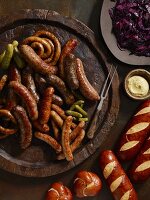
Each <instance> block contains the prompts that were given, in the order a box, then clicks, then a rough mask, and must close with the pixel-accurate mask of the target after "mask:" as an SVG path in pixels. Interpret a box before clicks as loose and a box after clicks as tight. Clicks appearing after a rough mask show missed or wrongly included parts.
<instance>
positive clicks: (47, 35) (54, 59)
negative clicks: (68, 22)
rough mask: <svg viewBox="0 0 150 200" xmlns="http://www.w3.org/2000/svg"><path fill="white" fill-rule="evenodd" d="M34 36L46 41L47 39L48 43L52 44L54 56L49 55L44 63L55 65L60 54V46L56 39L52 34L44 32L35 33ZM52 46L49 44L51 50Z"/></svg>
mask: <svg viewBox="0 0 150 200" xmlns="http://www.w3.org/2000/svg"><path fill="white" fill-rule="evenodd" d="M35 36H37V37H41V38H44V39H46V38H47V39H49V41H51V42H52V44H53V46H54V49H55V53H54V54H53V53H51V56H50V58H48V59H47V60H45V62H50V63H51V64H52V65H56V63H57V61H58V59H59V57H60V54H61V44H60V42H59V40H58V38H57V37H56V36H55V35H54V34H53V33H51V32H49V31H46V30H40V31H37V32H36V33H35ZM52 44H51V48H52Z"/></svg>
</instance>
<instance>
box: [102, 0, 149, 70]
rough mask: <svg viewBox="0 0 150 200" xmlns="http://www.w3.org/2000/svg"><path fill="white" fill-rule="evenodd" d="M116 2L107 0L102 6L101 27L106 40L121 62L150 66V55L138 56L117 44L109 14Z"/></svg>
mask: <svg viewBox="0 0 150 200" xmlns="http://www.w3.org/2000/svg"><path fill="white" fill-rule="evenodd" d="M115 4H116V1H111V0H105V1H103V5H102V8H101V15H100V27H101V32H102V36H103V38H104V41H105V43H106V45H107V47H108V48H109V50H110V51H111V53H112V54H113V55H114V56H115V57H116V58H117V59H118V60H120V61H121V62H124V63H126V64H128V65H131V66H132V65H133V66H139V65H144V66H149V65H150V57H145V56H136V55H133V54H130V51H128V50H121V49H120V48H119V47H118V45H117V40H116V37H115V35H114V34H113V32H112V20H111V18H110V15H109V9H111V8H113V7H114V6H115Z"/></svg>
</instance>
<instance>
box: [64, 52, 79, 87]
mask: <svg viewBox="0 0 150 200" xmlns="http://www.w3.org/2000/svg"><path fill="white" fill-rule="evenodd" d="M63 65H64V71H65V77H66V81H67V84H68V86H69V87H70V89H71V90H76V89H78V88H79V81H78V78H77V71H76V69H77V61H76V58H75V56H74V55H73V54H68V55H67V56H66V57H65V58H64V64H63Z"/></svg>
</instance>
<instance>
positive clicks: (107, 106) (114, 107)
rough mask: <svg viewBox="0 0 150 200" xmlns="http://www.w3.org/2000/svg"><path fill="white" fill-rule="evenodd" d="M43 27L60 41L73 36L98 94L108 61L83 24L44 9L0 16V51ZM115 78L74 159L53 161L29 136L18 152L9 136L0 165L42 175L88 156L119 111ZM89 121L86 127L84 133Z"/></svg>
mask: <svg viewBox="0 0 150 200" xmlns="http://www.w3.org/2000/svg"><path fill="white" fill-rule="evenodd" d="M41 29H46V30H49V31H51V32H53V33H54V34H55V35H56V36H57V37H58V38H59V40H60V42H61V44H62V45H64V43H65V42H66V41H67V40H68V39H69V38H77V39H78V41H79V45H78V47H77V48H76V49H75V51H74V54H75V55H76V56H77V57H79V58H81V60H82V61H83V63H84V66H85V71H86V74H87V77H88V79H89V81H90V82H91V83H92V85H93V86H94V87H95V88H96V90H97V91H98V92H99V93H100V91H101V88H102V86H103V83H104V81H105V79H106V76H107V74H108V71H109V68H110V64H109V63H107V59H106V58H105V56H104V54H103V53H102V52H101V50H100V49H99V48H98V45H97V43H96V40H95V37H94V33H93V32H92V31H91V30H90V29H89V28H88V27H87V26H86V25H84V24H83V23H81V22H79V21H78V20H75V19H71V18H68V17H64V16H61V15H59V14H58V13H56V12H54V11H48V10H39V9H35V10H29V9H27V10H21V11H19V12H16V13H15V14H10V15H9V16H3V17H1V19H0V50H2V49H3V48H4V47H5V45H6V44H8V43H10V42H12V41H13V40H14V39H16V40H18V41H21V40H22V39H23V38H25V37H27V36H30V35H32V34H33V33H34V32H35V31H37V30H41ZM118 88H119V79H118V75H117V73H116V74H115V77H114V80H113V83H112V86H111V89H110V92H109V95H108V97H107V99H106V100H105V102H104V104H103V108H102V110H101V113H100V117H99V123H98V127H97V131H96V133H95V137H94V138H93V139H92V140H88V139H87V138H85V140H84V141H83V143H82V145H81V147H80V148H79V149H78V150H77V151H76V152H75V153H74V160H73V161H71V162H67V161H65V160H64V161H56V160H55V156H54V153H53V150H52V149H51V148H50V147H49V146H48V145H47V144H45V143H44V142H41V141H38V140H36V139H33V142H32V145H31V146H30V147H29V148H28V149H26V150H24V151H22V150H20V147H19V142H18V136H16V135H14V136H9V137H8V138H6V139H3V140H1V141H0V168H2V169H4V170H6V171H9V172H11V173H15V174H19V175H22V176H26V177H46V176H52V175H55V174H58V173H62V172H65V171H67V170H69V169H71V168H73V167H75V166H76V165H78V164H80V163H81V162H83V161H84V160H85V159H86V158H88V157H89V156H91V155H92V154H93V153H94V152H95V151H96V149H97V148H98V147H99V146H100V145H101V144H102V143H103V142H104V140H105V138H106V137H107V136H108V134H109V133H110V134H112V133H111V132H110V129H111V127H112V126H113V124H114V122H115V120H116V117H117V114H118V110H119V103H120V101H119V89H118ZM97 103H98V102H96V103H91V102H87V103H86V110H87V111H88V115H89V119H90V120H91V118H93V117H94V112H95V109H96V107H97ZM89 126H90V121H89V123H88V124H87V126H86V132H87V131H88V127H89Z"/></svg>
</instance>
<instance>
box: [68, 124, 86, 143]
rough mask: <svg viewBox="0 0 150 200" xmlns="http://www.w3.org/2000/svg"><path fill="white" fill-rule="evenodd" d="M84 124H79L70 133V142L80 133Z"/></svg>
mask: <svg viewBox="0 0 150 200" xmlns="http://www.w3.org/2000/svg"><path fill="white" fill-rule="evenodd" d="M84 126H85V122H84V121H82V122H79V124H78V125H77V126H76V127H75V128H74V130H73V131H72V132H71V133H70V141H71V142H72V141H73V140H74V139H75V138H76V137H77V136H78V134H79V133H80V132H81V130H82V129H83V128H84Z"/></svg>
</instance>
